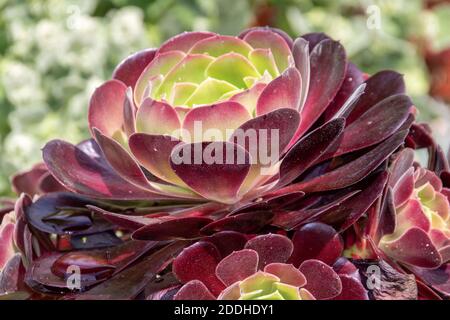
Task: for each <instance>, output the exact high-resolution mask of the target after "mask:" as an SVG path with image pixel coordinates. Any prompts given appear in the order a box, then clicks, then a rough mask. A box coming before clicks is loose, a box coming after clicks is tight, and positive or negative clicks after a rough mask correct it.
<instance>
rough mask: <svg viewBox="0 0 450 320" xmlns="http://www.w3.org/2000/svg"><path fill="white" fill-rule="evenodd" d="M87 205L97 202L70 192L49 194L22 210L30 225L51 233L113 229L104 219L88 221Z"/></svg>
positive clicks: (89, 219) (90, 232)
mask: <svg viewBox="0 0 450 320" xmlns="http://www.w3.org/2000/svg"><path fill="white" fill-rule="evenodd" d="M86 205H94V206H98V205H99V203H97V202H96V201H94V200H91V199H88V198H86V197H83V196H80V195H77V194H73V193H52V194H48V195H44V196H42V197H40V198H39V199H38V200H36V201H35V202H34V203H32V204H31V205H30V206H27V207H25V216H26V220H27V222H28V223H29V224H30V225H31V226H33V227H34V228H36V229H37V230H40V231H42V232H45V233H50V234H59V235H64V234H79V235H80V234H92V233H97V232H103V231H106V230H110V229H111V228H112V226H111V224H110V223H108V222H107V221H105V220H103V219H98V218H97V219H95V218H91V217H90V215H89V213H87V212H86V210H85V206H86ZM67 211H68V212H70V214H67Z"/></svg>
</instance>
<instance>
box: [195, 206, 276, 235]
mask: <svg viewBox="0 0 450 320" xmlns="http://www.w3.org/2000/svg"><path fill="white" fill-rule="evenodd" d="M272 218H273V213H272V212H270V211H253V212H246V213H241V214H237V215H234V216H228V217H225V218H222V219H219V220H216V221H214V222H212V223H210V224H208V225H206V226H205V227H204V228H203V229H202V230H201V231H202V233H204V234H210V233H214V232H220V231H236V232H242V233H252V232H257V231H259V230H260V229H261V228H262V227H264V226H266V225H267V224H269V222H270V221H271V220H272Z"/></svg>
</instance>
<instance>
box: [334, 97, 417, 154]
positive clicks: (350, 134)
mask: <svg viewBox="0 0 450 320" xmlns="http://www.w3.org/2000/svg"><path fill="white" fill-rule="evenodd" d="M412 105H413V104H412V102H411V99H410V98H409V97H408V96H406V95H403V94H399V95H395V96H391V97H388V98H386V99H384V100H382V101H381V102H379V103H377V104H376V105H375V106H373V107H372V108H370V109H369V110H368V111H367V112H365V113H364V114H362V115H361V116H360V117H359V118H358V119H356V120H355V121H354V122H352V123H351V124H350V125H348V126H347V127H346V128H345V131H344V134H343V137H342V141H341V142H340V145H339V148H338V150H337V151H336V153H335V156H336V155H341V154H344V153H347V152H352V151H355V150H359V149H362V148H366V147H370V146H372V145H374V144H376V143H378V142H380V141H383V140H384V139H386V138H387V137H389V136H390V135H392V134H393V133H394V132H396V131H397V130H398V129H399V128H400V126H401V125H402V123H403V122H404V121H405V120H406V118H407V117H408V115H409V110H410V108H411V106H412Z"/></svg>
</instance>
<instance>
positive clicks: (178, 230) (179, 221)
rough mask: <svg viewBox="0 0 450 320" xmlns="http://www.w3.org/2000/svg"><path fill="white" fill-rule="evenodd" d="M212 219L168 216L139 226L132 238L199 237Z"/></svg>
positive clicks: (168, 238)
mask: <svg viewBox="0 0 450 320" xmlns="http://www.w3.org/2000/svg"><path fill="white" fill-rule="evenodd" d="M161 219H162V218H161ZM211 221H212V220H211V219H210V218H206V217H182V218H168V219H167V220H163V221H158V222H154V223H151V224H148V225H146V226H143V227H141V228H139V229H138V230H136V231H135V232H133V234H132V238H133V239H136V240H153V241H163V240H174V239H192V238H198V237H200V230H201V229H202V228H203V227H204V226H206V225H208V224H209V223H210V222H211Z"/></svg>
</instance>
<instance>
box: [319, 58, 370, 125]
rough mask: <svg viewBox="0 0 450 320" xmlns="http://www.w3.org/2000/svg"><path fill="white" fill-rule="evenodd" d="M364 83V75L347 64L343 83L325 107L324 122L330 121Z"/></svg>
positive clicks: (352, 65) (355, 67)
mask: <svg viewBox="0 0 450 320" xmlns="http://www.w3.org/2000/svg"><path fill="white" fill-rule="evenodd" d="M363 82H364V74H363V73H362V72H361V70H359V69H358V67H357V66H355V65H354V64H353V63H351V62H349V63H348V64H347V72H346V74H345V79H344V82H343V83H342V85H341V88H340V89H339V91H338V93H337V94H336V96H335V97H334V99H333V101H332V102H331V103H330V105H329V106H328V107H327V109H326V110H325V113H324V120H325V121H328V120H330V119H331V118H332V117H333V116H334V115H335V114H336V113H337V112H338V111H339V110H340V109H341V107H342V106H343V105H344V104H345V102H346V101H347V99H348V98H350V96H351V95H352V93H353V92H355V90H356V89H357V88H358V87H359V86H360V85H361V84H362V83H363Z"/></svg>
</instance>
